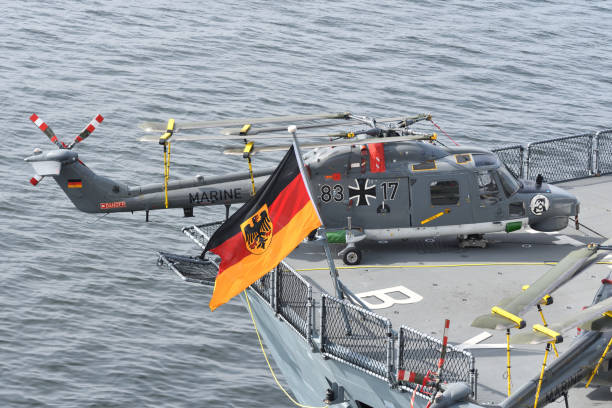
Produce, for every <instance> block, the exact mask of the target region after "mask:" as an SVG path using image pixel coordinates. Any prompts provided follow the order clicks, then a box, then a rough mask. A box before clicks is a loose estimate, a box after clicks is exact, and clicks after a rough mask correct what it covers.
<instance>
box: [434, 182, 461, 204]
mask: <svg viewBox="0 0 612 408" xmlns="http://www.w3.org/2000/svg"><path fill="white" fill-rule="evenodd" d="M429 192H430V193H431V205H456V204H458V203H459V183H458V182H457V181H455V180H438V181H432V182H431V183H429Z"/></svg>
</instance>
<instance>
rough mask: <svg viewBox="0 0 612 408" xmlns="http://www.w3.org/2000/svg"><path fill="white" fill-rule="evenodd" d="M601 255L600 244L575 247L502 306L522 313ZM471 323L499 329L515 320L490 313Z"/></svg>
mask: <svg viewBox="0 0 612 408" xmlns="http://www.w3.org/2000/svg"><path fill="white" fill-rule="evenodd" d="M606 242H608V241H606ZM602 256H603V255H602V254H598V249H597V246H587V247H584V248H580V249H576V250H574V251H572V252H570V253H569V254H568V255H567V256H566V257H565V258H563V259H562V260H561V261H559V263H558V264H556V265H555V266H553V267H552V268H550V269H549V270H548V271H547V272H546V273H545V274H544V275H542V276H541V277H540V278H539V279H538V280H536V281H535V282H534V283H533V284H532V285H530V286H529V288H527V290H525V291H522V292H521V293H519V294H517V295H516V296H514V297H513V298H512V299H511V300H509V301H508V302H507V303H505V304H500V305H499V307H501V308H503V309H504V310H505V311H507V312H509V313H512V314H514V315H516V316H521V315H522V314H523V313H524V312H525V311H526V310H527V309H528V308H529V307H532V306H535V305H536V304H538V303H539V302H540V301H541V299H542V298H543V297H544V296H546V295H549V294H551V293H552V292H554V291H555V290H557V289H558V288H559V287H561V286H562V285H564V284H565V283H566V282H568V281H569V280H571V279H572V278H574V277H575V276H576V275H578V274H579V273H580V272H582V271H583V270H584V269H585V268H586V267H587V266H589V265H590V264H592V263H593V262H595V261H596V260H597V259H598V258H601V257H602ZM472 326H474V327H479V328H483V329H494V330H500V329H508V328H511V327H513V326H514V324H513V322H511V321H509V320H508V319H505V318H503V317H501V316H499V315H497V314H493V313H491V314H485V315H482V316H479V317H478V318H476V319H475V320H474V321H473V322H472Z"/></svg>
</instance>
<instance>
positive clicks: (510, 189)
mask: <svg viewBox="0 0 612 408" xmlns="http://www.w3.org/2000/svg"><path fill="white" fill-rule="evenodd" d="M497 175H498V176H499V181H501V185H502V188H503V190H504V193H505V194H506V197H510V196H511V195H513V194H514V193H516V192H517V191H518V190H519V188H521V185H520V183H519V182H518V181H517V180H516V179H515V178H514V176H512V174H511V173H510V172H509V171H508V169H506V168H505V167H504V166H502V167H500V168H499V169H498V170H497Z"/></svg>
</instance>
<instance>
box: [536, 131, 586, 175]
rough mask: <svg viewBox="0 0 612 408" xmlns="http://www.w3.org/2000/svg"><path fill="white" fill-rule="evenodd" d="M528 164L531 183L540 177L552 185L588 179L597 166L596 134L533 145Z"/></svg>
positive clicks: (545, 141)
mask: <svg viewBox="0 0 612 408" xmlns="http://www.w3.org/2000/svg"><path fill="white" fill-rule="evenodd" d="M527 163H528V171H527V178H528V179H530V180H533V179H535V178H536V176H537V175H538V174H541V175H542V176H544V181H546V182H548V183H554V182H559V181H569V180H574V179H578V178H582V177H588V176H590V175H591V174H592V166H593V134H584V135H578V136H569V137H562V138H558V139H551V140H544V141H542V142H534V143H531V144H530V145H529V147H528V150H527Z"/></svg>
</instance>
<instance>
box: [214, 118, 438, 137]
mask: <svg viewBox="0 0 612 408" xmlns="http://www.w3.org/2000/svg"><path fill="white" fill-rule="evenodd" d="M429 118H431V115H430V114H428V113H421V114H419V115H416V116H411V117H407V116H397V117H391V118H380V119H376V118H374V119H375V120H376V123H386V122H402V123H404V124H407V125H408V126H410V125H411V124H413V123H416V122H418V121H421V120H425V119H429ZM359 124H363V120H361V119H347V120H346V121H341V122H330V123H315V124H312V125H301V126H299V128H300V129H315V128H324V127H332V126H347V125H359ZM285 131H287V126H272V127H264V128H259V129H253V128H250V129H249V130H248V131H247V132H244V131H243V128H237V129H223V130H221V134H223V135H242V136H244V135H258V134H261V133H272V132H285Z"/></svg>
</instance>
